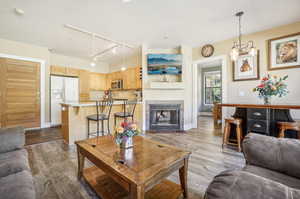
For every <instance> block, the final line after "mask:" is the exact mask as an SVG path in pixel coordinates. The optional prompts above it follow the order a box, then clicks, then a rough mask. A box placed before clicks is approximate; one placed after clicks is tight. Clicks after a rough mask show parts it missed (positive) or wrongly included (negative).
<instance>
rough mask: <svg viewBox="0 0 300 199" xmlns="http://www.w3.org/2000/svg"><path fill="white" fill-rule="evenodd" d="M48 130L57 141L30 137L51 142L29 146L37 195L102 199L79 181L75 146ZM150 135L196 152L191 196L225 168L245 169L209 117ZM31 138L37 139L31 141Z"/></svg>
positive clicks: (191, 171)
mask: <svg viewBox="0 0 300 199" xmlns="http://www.w3.org/2000/svg"><path fill="white" fill-rule="evenodd" d="M47 131H48V132H49V131H50V132H51V133H52V136H53V138H54V140H53V141H50V140H51V139H50V137H51V136H50V135H49V136H47V135H40V136H39V135H38V134H37V135H32V134H30V136H27V137H26V139H27V140H26V143H34V141H37V140H38V137H43V136H44V137H46V138H47V139H45V140H44V141H48V142H45V143H40V144H32V145H28V146H26V149H27V150H28V153H29V162H30V166H31V168H32V174H33V177H34V183H35V188H36V191H37V198H38V199H48V198H49V199H68V198H72V199H96V198H98V197H97V196H96V194H95V193H94V192H93V191H92V190H91V189H90V188H89V186H88V185H87V184H86V183H85V182H84V181H78V180H77V173H76V172H77V153H76V149H75V147H69V146H67V145H66V144H64V143H63V141H62V139H58V140H57V138H58V136H59V135H58V134H59V129H52V131H51V129H50V130H47ZM54 131H55V132H54ZM35 133H37V132H35ZM43 133H45V131H43ZM146 136H147V137H148V138H151V139H153V140H157V141H160V142H163V143H166V144H170V145H174V146H177V147H180V148H183V149H185V150H189V151H191V152H192V155H191V157H190V160H189V169H188V187H189V194H190V195H189V196H190V199H201V198H202V197H203V195H204V193H205V190H206V188H207V186H208V185H209V183H210V182H211V180H212V179H213V177H214V176H215V175H217V174H218V173H220V172H221V171H224V170H227V169H236V168H241V167H243V166H244V164H245V160H244V157H243V155H242V154H241V153H238V152H237V151H235V150H234V149H228V148H225V149H224V150H222V149H221V145H222V137H221V131H220V130H214V129H213V121H212V119H211V118H209V117H202V118H200V119H199V127H198V128H197V129H192V130H189V131H187V132H186V133H148V134H146ZM31 138H32V139H33V140H30V139H31ZM49 141H50V142H49ZM86 163H87V164H86V167H89V166H91V163H89V162H88V161H86ZM168 179H169V180H172V181H173V182H176V183H179V176H178V172H175V173H174V174H172V175H171V176H170V177H169V178H168Z"/></svg>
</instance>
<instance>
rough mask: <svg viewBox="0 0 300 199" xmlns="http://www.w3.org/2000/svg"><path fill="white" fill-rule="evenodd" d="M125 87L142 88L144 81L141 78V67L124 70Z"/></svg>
mask: <svg viewBox="0 0 300 199" xmlns="http://www.w3.org/2000/svg"><path fill="white" fill-rule="evenodd" d="M122 76H123V83H124V89H140V88H142V81H141V78H140V67H135V68H128V69H126V70H125V71H123V72H122Z"/></svg>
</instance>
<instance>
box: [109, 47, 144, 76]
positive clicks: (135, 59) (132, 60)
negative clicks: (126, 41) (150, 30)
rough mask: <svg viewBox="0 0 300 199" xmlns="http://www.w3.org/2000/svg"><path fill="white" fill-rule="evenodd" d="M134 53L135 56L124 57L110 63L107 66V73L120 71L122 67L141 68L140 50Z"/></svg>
mask: <svg viewBox="0 0 300 199" xmlns="http://www.w3.org/2000/svg"><path fill="white" fill-rule="evenodd" d="M136 51H137V52H136V53H135V54H133V55H130V56H126V57H124V60H123V59H122V58H120V57H119V58H118V59H117V60H116V61H111V62H110V64H109V72H116V71H120V70H121V68H122V67H126V68H133V67H137V66H141V65H142V63H141V57H142V51H141V49H140V48H138V49H136Z"/></svg>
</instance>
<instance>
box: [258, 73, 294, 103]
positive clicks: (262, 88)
mask: <svg viewBox="0 0 300 199" xmlns="http://www.w3.org/2000/svg"><path fill="white" fill-rule="evenodd" d="M287 78H288V76H287V75H286V76H284V77H280V78H279V77H277V76H276V75H274V76H271V75H267V76H266V77H264V78H262V80H261V84H259V85H258V86H257V87H255V88H253V92H258V97H259V98H263V99H264V104H271V97H272V96H278V97H283V96H286V95H287V94H288V92H289V91H288V89H287V84H286V83H285V82H284V81H285V80H286V79H287Z"/></svg>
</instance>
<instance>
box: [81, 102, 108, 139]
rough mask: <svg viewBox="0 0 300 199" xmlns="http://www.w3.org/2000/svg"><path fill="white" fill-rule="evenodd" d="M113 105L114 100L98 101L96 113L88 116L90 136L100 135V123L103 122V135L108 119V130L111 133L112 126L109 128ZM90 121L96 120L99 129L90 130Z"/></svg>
mask: <svg viewBox="0 0 300 199" xmlns="http://www.w3.org/2000/svg"><path fill="white" fill-rule="evenodd" d="M112 105H113V101H112V100H105V101H96V113H97V114H94V115H89V116H87V121H88V138H89V137H90V136H91V135H95V134H96V135H97V137H98V136H99V124H100V122H101V133H102V136H103V135H104V121H105V120H106V121H107V130H108V134H110V128H109V118H110V113H111V108H112ZM90 121H94V122H96V123H97V131H96V132H94V133H93V132H90Z"/></svg>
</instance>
